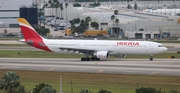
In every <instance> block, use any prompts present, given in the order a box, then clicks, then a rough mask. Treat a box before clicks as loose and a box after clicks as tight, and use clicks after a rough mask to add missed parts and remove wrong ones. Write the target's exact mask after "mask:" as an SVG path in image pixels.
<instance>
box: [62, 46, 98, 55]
mask: <svg viewBox="0 0 180 93" xmlns="http://www.w3.org/2000/svg"><path fill="white" fill-rule="evenodd" d="M59 49H61V50H62V51H67V52H74V53H88V54H92V53H94V52H96V50H93V49H76V48H64V47H60V48H59Z"/></svg>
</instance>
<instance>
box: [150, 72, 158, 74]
mask: <svg viewBox="0 0 180 93" xmlns="http://www.w3.org/2000/svg"><path fill="white" fill-rule="evenodd" d="M156 73H158V72H153V73H151V74H149V75H155V74H156Z"/></svg>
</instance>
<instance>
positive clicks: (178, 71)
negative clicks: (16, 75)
mask: <svg viewBox="0 0 180 93" xmlns="http://www.w3.org/2000/svg"><path fill="white" fill-rule="evenodd" d="M179 65H180V59H154V61H149V60H148V59H110V60H104V61H89V62H86V61H85V62H82V61H80V59H65V58H43V59H42V58H0V69H11V70H33V71H59V72H87V73H110V74H139V75H162V76H180V66H179Z"/></svg>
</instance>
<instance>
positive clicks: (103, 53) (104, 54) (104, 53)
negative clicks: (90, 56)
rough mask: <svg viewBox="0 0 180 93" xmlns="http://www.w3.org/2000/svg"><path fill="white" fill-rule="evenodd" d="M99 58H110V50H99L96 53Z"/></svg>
mask: <svg viewBox="0 0 180 93" xmlns="http://www.w3.org/2000/svg"><path fill="white" fill-rule="evenodd" d="M94 56H96V57H97V58H100V59H108V58H109V52H108V51H98V52H97V53H95V54H94Z"/></svg>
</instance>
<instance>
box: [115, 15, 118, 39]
mask: <svg viewBox="0 0 180 93" xmlns="http://www.w3.org/2000/svg"><path fill="white" fill-rule="evenodd" d="M115 23H116V24H117V29H116V32H115V33H116V34H118V35H117V36H119V31H118V30H119V29H118V23H119V19H115Z"/></svg>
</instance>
